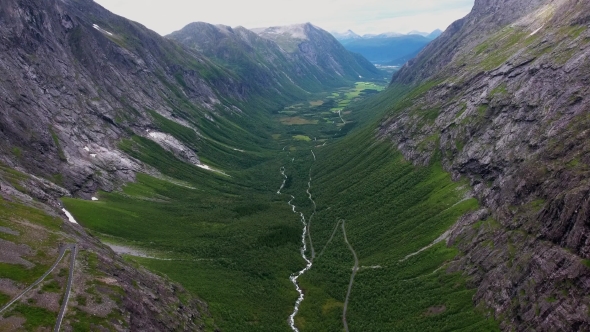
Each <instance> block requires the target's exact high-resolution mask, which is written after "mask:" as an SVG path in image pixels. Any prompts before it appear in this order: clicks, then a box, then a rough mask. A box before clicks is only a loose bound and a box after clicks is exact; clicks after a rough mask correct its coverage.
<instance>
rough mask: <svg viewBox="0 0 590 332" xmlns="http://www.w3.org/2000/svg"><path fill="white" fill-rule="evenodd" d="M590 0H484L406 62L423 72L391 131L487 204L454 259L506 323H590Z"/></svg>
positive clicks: (410, 152)
mask: <svg viewBox="0 0 590 332" xmlns="http://www.w3.org/2000/svg"><path fill="white" fill-rule="evenodd" d="M589 12H590V3H588V2H587V1H576V0H556V1H476V2H475V6H474V9H473V11H472V12H471V13H470V14H469V15H468V16H467V17H466V18H464V19H462V20H460V21H457V22H455V23H454V24H452V25H451V26H450V27H449V29H448V30H447V31H445V32H444V33H443V35H442V36H441V37H440V38H439V39H437V40H436V41H435V42H433V43H432V44H431V45H429V46H428V47H427V48H426V49H425V50H424V51H422V52H421V53H420V55H418V57H417V58H416V59H415V60H414V61H411V62H410V63H409V64H407V65H406V66H405V67H404V68H402V69H401V70H400V71H399V73H397V74H396V75H395V76H394V78H393V82H392V85H395V86H402V85H404V84H413V85H415V86H416V87H417V88H416V89H415V90H414V92H413V93H411V95H410V97H408V98H407V99H406V100H404V101H402V102H401V103H400V104H398V105H396V106H395V107H394V111H393V112H392V113H391V116H390V117H389V118H388V119H387V120H386V121H385V122H384V123H383V124H382V126H381V128H380V135H382V136H386V137H388V138H390V139H391V140H392V141H393V143H394V144H395V145H397V146H398V147H399V149H400V150H401V151H402V152H403V153H404V155H405V156H406V158H408V159H410V160H413V161H414V162H415V163H416V164H424V163H427V162H429V161H430V160H431V159H433V158H440V159H442V161H443V165H444V167H445V168H446V169H447V170H448V171H450V172H451V173H452V175H453V177H454V178H460V177H467V178H469V179H470V180H471V184H472V186H473V189H474V192H475V193H476V195H477V197H478V198H479V200H480V202H481V204H482V206H483V208H482V210H481V211H478V212H477V213H474V214H472V215H469V216H466V217H465V218H463V219H462V220H460V221H459V223H460V224H461V227H455V228H454V229H455V231H454V233H453V235H452V237H451V241H450V243H452V244H456V245H457V246H458V247H459V248H460V249H461V250H462V251H463V253H464V255H463V256H462V257H460V258H459V259H458V260H457V261H456V262H455V265H454V269H455V270H458V271H464V272H465V273H467V274H468V275H470V276H471V277H472V281H473V283H474V284H475V285H476V286H477V287H478V291H477V294H476V295H475V297H474V301H475V303H476V304H477V305H483V306H484V307H486V308H489V309H490V310H491V313H492V314H494V315H495V317H496V318H498V319H500V320H501V321H502V322H503V326H504V328H505V329H507V330H509V329H512V328H514V329H516V330H522V331H524V330H528V329H530V328H533V329H535V330H539V331H557V330H560V331H576V330H587V329H589V328H590V317H589V316H588V310H589V309H590V298H589V297H588V294H590V268H589V267H588V262H589V261H588V259H590V242H589V241H590V240H589V239H588V237H589V235H590V226H589V224H588V221H589V220H590V218H589V217H590V201H589V197H590V196H589V193H590V182H589V180H588V179H589V178H590V177H589V176H590V144H588V142H589V139H590V118H589V117H588V112H589V110H590V103H589V101H588V99H587V95H588V93H589V92H590V91H589V84H588V83H589V82H590V16H588V13H589Z"/></svg>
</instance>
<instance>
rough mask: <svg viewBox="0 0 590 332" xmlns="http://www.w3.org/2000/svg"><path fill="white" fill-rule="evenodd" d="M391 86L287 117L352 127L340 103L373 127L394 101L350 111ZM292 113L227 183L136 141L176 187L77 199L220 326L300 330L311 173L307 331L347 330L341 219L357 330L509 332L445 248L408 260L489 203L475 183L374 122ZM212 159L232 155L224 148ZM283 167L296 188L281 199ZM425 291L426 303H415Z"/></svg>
mask: <svg viewBox="0 0 590 332" xmlns="http://www.w3.org/2000/svg"><path fill="white" fill-rule="evenodd" d="M378 89H381V88H380V87H379V86H375V85H372V84H367V83H357V84H356V86H355V88H354V89H350V90H338V91H336V92H333V93H329V94H326V95H325V97H324V99H323V100H322V99H321V97H318V96H314V98H312V100H311V101H307V102H303V103H300V104H299V105H298V106H296V107H293V106H291V107H286V108H285V110H289V111H287V112H294V113H292V114H289V115H292V116H299V117H300V118H302V119H306V120H307V119H309V120H308V121H309V122H311V119H315V118H319V117H324V116H326V115H328V114H330V116H331V118H334V119H340V117H339V116H338V113H335V112H334V111H335V109H338V110H340V109H339V108H335V107H332V108H334V109H332V108H322V107H323V106H324V105H326V104H328V105H339V106H341V107H342V108H343V109H345V110H346V112H343V114H342V118H343V120H344V122H345V123H346V124H348V123H357V122H359V121H361V122H363V120H362V119H364V122H367V123H368V122H369V121H370V120H367V119H370V118H371V117H374V116H378V114H377V115H376V114H363V112H366V110H367V108H365V107H366V104H367V103H371V102H372V103H379V102H380V101H381V100H380V98H382V97H377V98H375V97H374V98H372V99H371V98H369V99H368V100H367V99H365V100H364V101H363V102H362V103H361V101H360V100H357V101H356V102H353V103H352V104H349V103H350V102H351V101H352V100H353V99H358V98H363V97H364V98H367V96H366V95H365V94H367V90H378ZM369 94H371V93H369ZM361 105H362V106H361ZM374 109H375V108H371V110H373V111H374ZM377 110H378V111H377V112H380V114H383V112H384V110H383V109H381V110H379V109H377ZM282 112H284V111H281V112H279V114H277V115H276V117H277V118H278V119H279V121H276V122H275V126H274V127H272V129H271V132H272V133H280V134H275V136H274V139H273V137H269V139H268V140H269V142H268V143H267V144H266V146H268V148H265V149H263V150H260V152H258V154H259V155H260V158H261V161H260V162H259V164H257V165H253V166H246V167H242V168H239V167H236V165H238V164H236V163H233V162H231V163H230V162H227V163H226V164H223V163H222V162H219V161H218V162H215V166H216V167H219V168H220V169H223V170H224V172H226V173H227V175H222V174H216V173H212V172H210V171H207V170H203V169H200V168H198V167H195V166H191V165H188V164H185V163H183V162H181V161H179V160H177V159H176V158H174V156H172V155H170V154H169V153H168V152H167V151H165V150H163V149H161V148H160V147H158V146H157V145H155V144H154V143H151V142H149V141H146V140H144V139H134V140H130V141H126V142H124V143H123V145H122V148H123V149H124V150H125V151H127V152H128V153H129V154H130V155H132V156H134V157H136V158H138V159H139V160H141V161H143V162H145V163H148V164H150V165H153V166H154V167H156V168H157V169H158V170H160V171H161V172H162V174H164V175H166V176H167V177H170V178H172V179H175V180H176V181H166V179H157V178H154V177H151V176H148V175H139V176H138V179H137V182H136V183H134V184H129V185H127V186H126V187H125V188H124V189H123V190H122V191H121V192H113V193H106V192H103V193H101V194H100V201H97V202H92V201H84V200H74V199H65V200H64V203H65V205H66V206H67V208H68V210H69V211H71V212H72V213H73V214H74V215H75V217H76V218H77V220H78V221H79V222H80V223H81V224H82V225H83V226H84V227H85V228H87V229H89V230H90V231H91V232H92V233H93V234H95V235H96V236H98V237H100V238H101V239H103V240H104V241H105V242H107V243H114V244H117V245H119V246H124V247H130V248H133V249H134V250H136V251H138V252H140V253H142V254H140V255H137V254H136V256H127V259H129V260H131V261H134V262H137V263H140V264H142V265H145V266H148V267H149V268H151V269H153V270H154V271H157V272H159V273H163V274H165V275H167V276H168V277H170V278H172V279H173V280H176V281H178V282H180V283H181V284H183V285H184V286H185V287H187V288H188V289H189V290H191V291H192V292H194V293H195V294H196V295H198V296H199V297H201V298H202V299H204V300H205V301H206V302H207V303H208V304H209V306H210V310H211V312H212V313H213V317H214V318H215V324H217V325H218V326H219V327H220V328H222V329H224V330H240V331H262V330H264V331H288V330H289V326H288V324H287V317H288V316H289V315H290V313H291V312H292V310H293V304H294V302H295V299H296V297H297V293H296V292H295V289H294V287H293V285H292V284H291V282H290V281H289V276H290V275H291V274H293V273H295V272H296V271H298V270H300V269H301V268H303V267H304V266H305V261H304V260H303V259H302V257H301V256H300V254H299V249H300V247H301V242H300V239H301V232H302V225H301V223H300V221H299V215H297V214H294V213H293V211H291V209H290V207H289V205H288V204H287V201H289V200H290V198H291V195H292V196H294V197H295V198H294V200H293V204H294V205H295V206H296V208H297V211H298V212H303V213H304V215H305V218H307V220H309V218H310V216H311V214H312V213H313V207H312V206H311V205H310V200H309V199H308V195H307V194H306V190H307V186H308V183H307V182H308V179H309V176H311V177H312V181H311V190H310V193H311V194H312V195H313V197H314V200H315V202H316V203H317V212H316V213H315V215H314V216H313V219H312V221H311V223H310V228H309V232H310V238H311V242H309V243H308V246H310V247H309V248H308V249H309V250H308V251H307V253H306V254H307V256H308V257H311V255H312V251H311V250H314V252H315V253H316V254H319V253H320V251H321V253H322V254H321V256H319V255H318V256H316V257H315V259H314V260H313V262H314V265H313V267H312V268H311V270H310V271H309V272H307V273H306V274H304V275H303V276H302V277H301V279H300V282H301V286H302V288H303V289H304V290H305V300H304V301H303V303H302V306H301V311H300V312H299V314H298V315H297V316H296V317H295V322H296V325H297V327H298V328H299V329H300V330H301V331H308V330H309V331H324V330H325V331H332V330H339V329H342V307H343V302H344V296H345V295H346V290H347V285H348V282H349V278H350V272H351V268H352V265H353V260H352V256H351V254H350V252H349V251H348V248H347V247H346V245H345V243H344V241H343V237H342V236H343V234H342V233H341V232H340V230H339V229H335V228H334V227H335V225H336V226H337V222H338V220H340V219H343V220H346V231H347V234H348V238H349V240H350V243H351V245H352V246H353V247H354V248H355V250H356V251H357V253H358V254H359V259H360V264H361V267H360V270H359V271H358V275H357V277H356V279H355V282H354V284H353V287H352V293H351V297H350V305H349V310H348V314H347V321H348V322H349V325H350V327H351V328H352V329H353V330H364V331H372V330H381V329H383V328H386V329H405V330H422V329H424V328H432V327H433V326H446V328H443V329H442V330H456V329H458V328H466V329H471V330H481V329H489V330H495V329H497V325H496V323H494V321H493V320H488V319H486V318H485V316H484V315H483V312H480V311H476V310H475V309H473V308H472V303H471V296H472V295H473V290H470V289H469V288H468V287H467V286H466V280H465V279H464V277H462V276H461V275H460V274H458V273H451V274H449V273H447V272H446V268H447V264H448V262H449V261H450V260H452V259H453V258H454V257H455V256H456V255H457V254H458V252H457V251H456V250H454V249H452V248H446V247H445V246H444V245H442V243H441V244H437V245H435V246H433V247H432V248H430V249H428V250H425V251H424V252H423V253H419V254H416V255H415V256H412V257H410V258H408V259H407V260H404V257H405V256H406V255H409V254H411V253H413V252H417V251H418V250H420V249H421V248H423V247H426V246H428V245H429V244H430V243H431V242H433V241H434V240H436V239H437V238H438V237H439V236H441V234H443V233H444V232H445V231H446V230H447V229H448V228H449V227H450V226H451V225H453V224H454V223H455V222H456V220H457V218H459V217H460V216H461V215H463V214H464V213H466V212H468V211H472V210H474V209H475V208H476V207H477V204H478V203H477V201H476V200H475V199H473V198H468V197H467V198H466V194H467V192H468V189H467V184H466V183H462V182H453V181H451V180H450V177H449V175H448V174H446V173H445V172H443V171H442V169H441V166H440V164H439V163H438V162H433V163H432V164H431V165H430V166H426V167H415V166H412V165H411V164H409V163H408V162H406V161H404V159H403V158H402V157H401V155H399V154H398V153H395V151H392V149H391V148H390V147H389V145H388V144H387V143H386V142H378V143H370V144H368V145H367V142H371V141H372V139H371V136H372V133H371V132H372V131H371V129H370V127H355V126H352V127H349V128H347V127H346V125H342V124H337V123H329V124H327V125H321V124H319V121H318V124H305V125H295V124H285V123H284V122H283V121H282V120H281V119H283V118H282V116H283V114H282ZM334 114H335V115H336V116H334ZM349 116H350V120H347V119H348V117H349ZM353 119H356V121H353ZM349 121H350V122H349ZM334 122H336V120H334ZM294 127H296V128H294ZM342 131H345V132H342ZM170 132H171V133H173V134H175V135H177V137H178V138H179V139H182V138H183V137H182V136H181V135H180V134H179V133H178V132H175V131H170ZM269 136H270V135H269ZM299 136H302V137H314V139H313V140H311V139H300V138H299ZM232 144H235V143H232ZM272 144H274V148H272ZM263 146H264V145H263ZM240 148H246V149H248V148H249V147H244V145H240ZM310 151H313V152H314V154H312V153H310ZM234 153H235V154H237V155H238V156H240V155H241V153H240V152H234ZM316 156H317V160H315V161H314V159H315V158H316ZM203 157H204V158H207V160H211V161H216V160H229V159H227V158H226V157H221V152H217V154H209V155H208V154H204V155H203ZM281 167H284V169H285V175H287V180H286V181H285V185H284V188H283V189H282V190H281V194H277V190H278V189H279V188H280V186H281V182H282V181H283V177H282V175H281V173H280V169H281ZM310 167H311V170H310ZM367 211H371V212H370V213H367ZM337 228H338V227H337ZM331 235H332V238H331V240H330V241H328V239H329V238H330V236H331ZM312 246H313V249H312ZM138 256H144V257H138ZM408 290H411V291H410V292H408ZM415 296H419V297H421V298H422V299H423V300H421V301H414V300H413V298H414V297H415ZM385 303H387V305H379V304H385ZM430 311H434V312H433V313H429V312H430Z"/></svg>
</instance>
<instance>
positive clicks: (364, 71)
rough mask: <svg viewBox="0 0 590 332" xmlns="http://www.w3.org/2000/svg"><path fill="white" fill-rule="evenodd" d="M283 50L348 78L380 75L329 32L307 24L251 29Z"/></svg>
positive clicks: (322, 68) (301, 59)
mask: <svg viewBox="0 0 590 332" xmlns="http://www.w3.org/2000/svg"><path fill="white" fill-rule="evenodd" d="M253 31H255V32H256V33H257V34H258V35H260V36H261V37H263V38H265V39H269V40H272V41H274V42H275V43H276V44H277V45H278V46H279V47H280V48H281V49H282V50H284V51H285V52H287V53H288V54H290V55H292V56H293V57H296V58H298V59H299V61H302V62H306V63H308V64H311V65H313V66H315V67H317V68H320V69H321V70H323V71H326V72H335V73H337V75H338V76H341V77H344V78H347V79H358V78H359V77H376V76H378V75H379V74H380V71H379V70H377V69H376V68H375V67H374V66H373V65H372V64H371V63H370V62H369V61H367V60H366V59H365V58H363V57H362V56H360V55H359V54H354V53H351V52H349V51H347V50H346V49H345V48H344V47H343V46H342V45H341V44H340V43H339V42H338V41H337V40H336V38H334V37H333V36H332V35H331V34H330V33H328V32H327V31H325V30H323V29H320V28H318V27H316V26H314V25H312V24H310V23H305V24H296V25H290V26H281V27H270V28H261V29H256V30H253Z"/></svg>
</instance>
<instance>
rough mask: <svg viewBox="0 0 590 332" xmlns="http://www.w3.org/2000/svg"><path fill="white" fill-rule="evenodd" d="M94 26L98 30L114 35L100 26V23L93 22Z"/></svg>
mask: <svg viewBox="0 0 590 332" xmlns="http://www.w3.org/2000/svg"><path fill="white" fill-rule="evenodd" d="M92 27H93V28H95V29H96V30H98V31H100V32H103V33H106V34H107V35H109V36H112V35H113V34H112V33H110V32H108V31H106V30H105V29H103V28H101V27H99V26H98V24H93V25H92Z"/></svg>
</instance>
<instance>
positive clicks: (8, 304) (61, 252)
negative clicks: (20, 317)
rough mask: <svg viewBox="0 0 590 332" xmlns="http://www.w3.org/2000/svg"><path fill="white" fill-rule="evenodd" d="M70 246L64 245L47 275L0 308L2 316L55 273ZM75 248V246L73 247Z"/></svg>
mask: <svg viewBox="0 0 590 332" xmlns="http://www.w3.org/2000/svg"><path fill="white" fill-rule="evenodd" d="M71 246H72V245H70V244H68V245H64V246H62V247H61V248H60V249H59V255H58V257H57V259H56V261H55V263H53V265H52V266H51V267H50V268H49V270H47V271H46V272H45V274H43V275H42V276H41V277H40V278H39V279H37V280H36V281H35V282H34V283H32V284H31V285H30V286H29V287H27V288H26V289H25V290H24V291H22V292H21V293H20V294H18V295H17V296H16V297H15V298H14V299H12V300H10V302H8V303H7V304H5V305H4V306H3V307H2V308H0V314H2V313H3V312H4V311H6V309H8V308H9V307H10V306H11V305H13V304H14V303H15V302H16V301H18V300H20V299H21V298H22V297H23V296H24V295H25V294H27V293H28V292H30V291H31V290H32V289H33V288H35V286H37V285H39V284H40V283H41V282H42V281H43V280H45V278H46V277H47V276H48V275H49V274H50V273H51V272H53V270H55V268H56V267H57V265H58V264H59V262H61V260H62V259H63V257H64V255H65V253H66V250H68V249H71ZM73 246H75V245H73Z"/></svg>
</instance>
